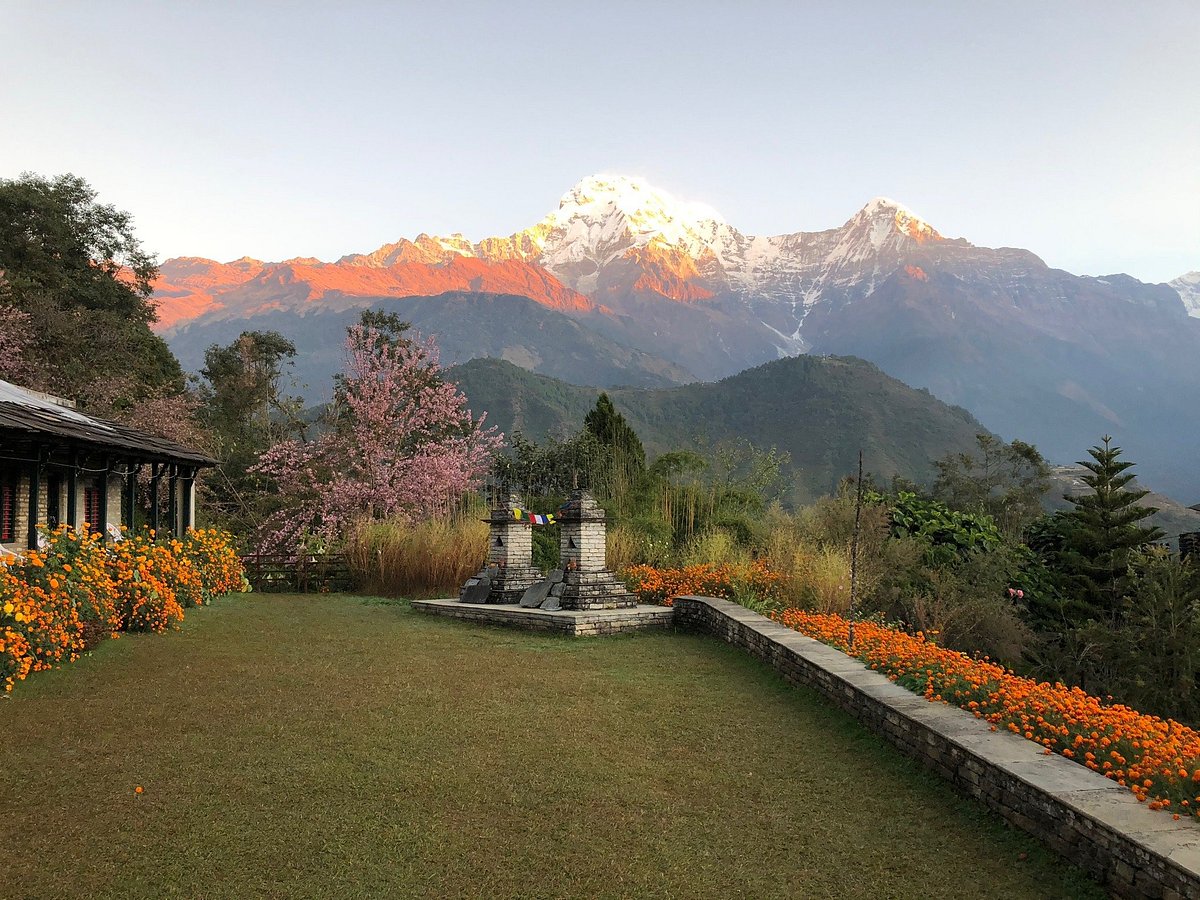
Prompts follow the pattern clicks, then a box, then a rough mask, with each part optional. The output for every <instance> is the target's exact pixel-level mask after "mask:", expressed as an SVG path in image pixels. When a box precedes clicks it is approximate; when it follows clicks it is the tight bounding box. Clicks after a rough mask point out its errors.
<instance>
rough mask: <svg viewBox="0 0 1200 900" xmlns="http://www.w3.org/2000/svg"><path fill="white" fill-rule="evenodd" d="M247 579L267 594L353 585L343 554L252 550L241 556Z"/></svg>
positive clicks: (331, 589) (323, 591)
mask: <svg viewBox="0 0 1200 900" xmlns="http://www.w3.org/2000/svg"><path fill="white" fill-rule="evenodd" d="M242 565H243V566H245V568H246V580H247V581H249V582H250V587H251V588H252V589H253V590H255V591H260V592H265V593H291V594H308V593H313V594H327V593H332V592H335V591H348V590H351V589H353V587H354V583H353V581H354V579H353V578H352V577H351V573H350V566H349V564H348V563H347V562H346V557H345V555H344V554H342V553H315V554H314V553H310V554H307V555H297V554H292V553H253V554H250V555H248V556H243V557H242Z"/></svg>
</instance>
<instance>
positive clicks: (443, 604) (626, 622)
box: [412, 600, 675, 637]
mask: <svg viewBox="0 0 1200 900" xmlns="http://www.w3.org/2000/svg"><path fill="white" fill-rule="evenodd" d="M412 607H413V609H415V610H418V611H419V612H426V613H433V614H434V615H439V616H447V617H449V618H453V619H464V620H466V621H469V622H478V623H480V624H484V625H506V626H509V627H512V628H523V629H525V630H527V631H553V632H557V633H559V634H569V635H571V636H573V637H598V636H600V635H605V634H627V633H629V632H634V631H645V630H647V629H654V628H657V629H664V628H670V627H671V624H672V623H673V621H674V618H675V614H674V612H673V611H672V610H671V609H669V608H667V607H665V606H635V607H632V608H626V609H597V610H554V611H551V610H544V609H522V608H520V607H518V606H509V605H499V604H494V603H492V604H487V605H484V604H482V603H460V602H459V601H457V600H413V601H412Z"/></svg>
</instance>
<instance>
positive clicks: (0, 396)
mask: <svg viewBox="0 0 1200 900" xmlns="http://www.w3.org/2000/svg"><path fill="white" fill-rule="evenodd" d="M5 431H7V432H19V433H21V434H22V435H23V436H26V437H36V436H38V435H44V436H46V437H54V438H58V439H60V440H62V441H64V442H67V443H72V444H80V445H93V446H96V447H99V448H111V449H114V450H122V451H125V452H127V453H131V454H133V455H135V456H138V457H140V458H142V459H146V460H170V461H176V462H187V463H191V464H193V465H198V466H211V465H215V464H216V460H214V459H212V458H210V457H208V456H206V455H204V454H203V453H201V452H199V451H198V450H192V449H191V448H189V447H185V446H183V445H182V444H177V443H175V442H174V441H168V440H167V439H165V438H160V437H157V436H155V435H153V434H147V433H146V432H144V431H138V430H137V429H136V428H130V427H128V426H126V425H121V424H119V423H117V422H109V421H106V420H105V419H97V418H95V417H93V416H89V415H85V414H84V413H81V412H79V411H78V410H75V409H71V408H70V407H68V406H64V405H61V404H59V403H56V402H54V399H53V398H50V397H48V396H47V395H45V394H39V393H36V392H34V391H29V390H26V389H25V388H22V387H18V386H17V385H15V384H10V383H9V382H7V381H0V432H5Z"/></svg>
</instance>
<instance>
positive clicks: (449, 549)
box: [346, 518, 488, 597]
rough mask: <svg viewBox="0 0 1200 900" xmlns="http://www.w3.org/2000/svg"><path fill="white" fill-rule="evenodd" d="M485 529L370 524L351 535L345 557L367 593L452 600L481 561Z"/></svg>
mask: <svg viewBox="0 0 1200 900" xmlns="http://www.w3.org/2000/svg"><path fill="white" fill-rule="evenodd" d="M487 540H488V526H487V525H486V524H485V523H483V522H480V521H477V520H475V519H467V518H461V519H454V520H445V519H433V520H428V521H424V522H418V523H416V524H415V525H402V524H399V523H391V522H384V523H376V524H369V525H364V526H361V527H360V528H358V529H357V530H356V531H355V532H354V533H353V534H351V536H350V539H349V542H348V544H347V549H346V558H347V561H348V562H349V564H350V568H351V571H352V572H353V573H354V575H355V578H356V580H357V581H358V582H359V583H360V584H362V585H363V586H364V587H365V589H366V590H367V591H369V592H371V593H375V594H383V595H385V596H392V597H412V596H430V595H433V594H441V595H443V596H447V595H454V596H457V595H458V589H459V587H460V586H461V585H462V583H463V582H464V581H466V580H467V579H468V578H470V577H471V576H472V575H474V574H475V573H476V572H478V571H479V569H480V568H481V566H482V565H483V561H484V559H485V558H486V557H487V550H488V546H487Z"/></svg>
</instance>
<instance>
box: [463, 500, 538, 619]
mask: <svg viewBox="0 0 1200 900" xmlns="http://www.w3.org/2000/svg"><path fill="white" fill-rule="evenodd" d="M520 507H521V500H520V498H518V497H516V496H514V495H510V496H509V498H508V503H507V505H504V504H497V505H496V506H495V507H494V508H493V509H492V511H491V515H490V516H488V518H486V519H484V521H485V522H487V523H488V554H487V560H486V561H485V562H484V564H483V569H481V570H480V572H479V574H478V575H476V576H475V578H474V579H471V581H475V580H477V579H482V578H484V577H486V578H488V579H489V581H490V584H491V587H490V589H489V590H488V594H487V601H486V602H488V603H517V602H518V601H519V600H520V599H521V595H522V594H524V593H525V590H526V588H528V587H529V586H530V585H532V584H536V583H537V582H539V581H541V580H542V577H543V576H542V573H541V572H539V571H538V570H537V569H535V568H534V567H533V524H532V523H531V522H530V521H529V520H528V519H520V520H518V519H515V518H513V510H514V509H519V508H520ZM468 588H469V582H468V585H464V587H463V590H462V592H460V594H459V599H461V600H463V601H464V602H483V601H482V600H480V599H477V598H476V597H474V596H473V597H471V598H468Z"/></svg>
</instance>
